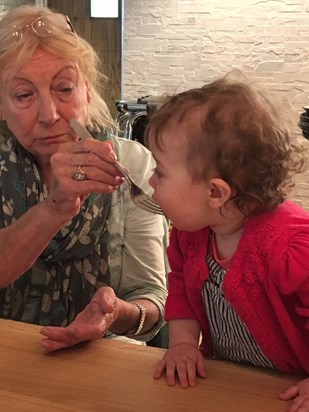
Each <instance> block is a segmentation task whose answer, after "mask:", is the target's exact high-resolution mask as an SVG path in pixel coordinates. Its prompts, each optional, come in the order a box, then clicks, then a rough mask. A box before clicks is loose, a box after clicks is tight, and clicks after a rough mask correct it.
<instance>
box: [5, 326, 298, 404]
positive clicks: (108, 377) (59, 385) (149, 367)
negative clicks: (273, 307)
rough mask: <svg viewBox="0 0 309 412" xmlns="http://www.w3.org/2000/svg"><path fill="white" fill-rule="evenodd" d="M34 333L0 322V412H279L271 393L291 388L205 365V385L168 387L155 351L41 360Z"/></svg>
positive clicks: (88, 351)
mask: <svg viewBox="0 0 309 412" xmlns="http://www.w3.org/2000/svg"><path fill="white" fill-rule="evenodd" d="M39 329H40V328H39V327H38V326H34V325H27V324H24V323H19V322H12V321H8V320H3V319H2V320H1V319H0V331H1V332H0V333H1V335H0V353H1V360H0V376H1V378H0V410H1V411H8V412H15V411H23V412H24V411H31V412H44V411H100V412H103V411H108V412H109V411H113V412H118V411H119V412H127V411H128V412H129V411H130V412H133V411H134V412H136V411H145V412H154V411H156V412H169V411H170V412H188V411H192V412H196V411H203V412H246V411H247V412H286V410H287V407H288V403H286V402H283V401H280V400H279V399H278V397H277V395H278V393H279V392H281V391H282V390H284V389H285V388H287V387H289V386H290V385H291V384H292V383H294V382H295V381H296V379H295V378H294V377H291V376H286V375H283V374H277V373H269V372H265V371H262V370H260V369H256V368H250V367H243V366H239V365H235V364H232V363H228V362H219V361H213V360H206V366H207V373H208V377H207V379H199V380H198V383H197V386H196V387H195V388H190V389H181V388H179V387H178V386H175V387H168V386H167V385H166V382H165V380H164V379H160V380H154V379H153V378H152V374H153V370H154V367H155V365H156V363H157V361H158V360H159V359H161V357H162V354H163V349H157V348H150V347H145V346H137V345H132V344H125V343H123V342H119V341H109V340H105V339H102V340H99V341H95V342H90V343H86V344H82V345H80V346H78V347H75V348H71V349H67V350H62V351H58V352H55V353H53V354H51V355H47V354H44V353H43V352H42V349H41V347H40V345H39V342H40V340H41V339H42V336H41V335H40V334H39V332H38V331H39Z"/></svg>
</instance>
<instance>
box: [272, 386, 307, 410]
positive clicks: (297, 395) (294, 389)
mask: <svg viewBox="0 0 309 412" xmlns="http://www.w3.org/2000/svg"><path fill="white" fill-rule="evenodd" d="M279 398H280V399H282V400H283V401H289V400H291V399H294V400H293V402H292V404H291V406H290V409H289V410H288V412H297V411H299V412H300V411H301V412H309V378H307V379H304V380H302V381H300V382H298V383H297V384H296V385H294V386H291V387H290V388H289V389H287V390H286V391H285V392H283V393H280V395H279Z"/></svg>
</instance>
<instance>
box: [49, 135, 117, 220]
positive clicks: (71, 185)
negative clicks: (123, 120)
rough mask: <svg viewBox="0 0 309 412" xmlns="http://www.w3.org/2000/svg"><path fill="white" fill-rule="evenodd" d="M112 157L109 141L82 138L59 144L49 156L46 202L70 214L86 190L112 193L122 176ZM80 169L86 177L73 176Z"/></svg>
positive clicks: (76, 210)
mask: <svg viewBox="0 0 309 412" xmlns="http://www.w3.org/2000/svg"><path fill="white" fill-rule="evenodd" d="M114 160H115V153H114V146H113V143H112V142H111V141H105V142H100V141H98V140H94V139H85V140H80V141H77V142H73V143H65V144H63V145H61V148H60V149H59V150H58V151H57V152H56V153H54V154H53V155H52V156H51V158H50V168H51V178H50V182H49V183H48V186H49V187H48V191H49V195H48V198H47V200H46V201H47V202H48V204H49V206H50V207H51V208H52V209H53V210H55V211H57V212H58V213H61V214H66V215H68V217H69V218H72V217H73V216H75V215H76V214H77V213H78V212H79V209H80V206H81V203H82V202H83V201H84V199H85V198H86V197H87V196H88V195H89V193H112V192H113V191H114V190H116V189H117V187H118V186H119V185H120V184H122V183H123V180H124V179H123V177H122V176H121V174H120V173H119V171H118V170H117V169H116V168H115V167H114V166H113V162H114ZM80 171H82V173H84V174H85V179H84V180H74V179H73V176H74V174H75V173H77V172H80Z"/></svg>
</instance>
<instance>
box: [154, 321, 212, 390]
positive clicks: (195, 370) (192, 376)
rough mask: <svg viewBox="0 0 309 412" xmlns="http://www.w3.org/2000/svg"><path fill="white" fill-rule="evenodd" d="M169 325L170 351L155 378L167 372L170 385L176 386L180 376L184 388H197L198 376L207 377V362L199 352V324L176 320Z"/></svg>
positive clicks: (161, 362) (167, 352) (159, 366)
mask: <svg viewBox="0 0 309 412" xmlns="http://www.w3.org/2000/svg"><path fill="white" fill-rule="evenodd" d="M168 325H169V349H168V350H167V351H166V352H165V354H164V356H163V359H162V360H161V361H159V363H158V365H157V367H156V369H155V372H154V378H155V379H158V378H160V377H161V376H162V373H163V372H164V371H166V381H167V384H168V385H175V382H176V379H175V378H176V376H178V378H179V383H180V386H181V387H182V388H187V387H188V386H195V384H196V375H198V376H200V377H201V378H205V377H206V371H205V361H204V358H203V355H202V354H201V352H200V351H199V338H200V327H199V324H198V322H197V321H196V320H193V319H175V320H170V321H169V323H168Z"/></svg>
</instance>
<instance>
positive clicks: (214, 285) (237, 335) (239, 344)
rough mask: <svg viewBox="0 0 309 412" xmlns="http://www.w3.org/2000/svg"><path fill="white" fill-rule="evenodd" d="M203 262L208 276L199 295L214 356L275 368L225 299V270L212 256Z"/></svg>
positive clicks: (214, 252)
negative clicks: (205, 314) (207, 270)
mask: <svg viewBox="0 0 309 412" xmlns="http://www.w3.org/2000/svg"><path fill="white" fill-rule="evenodd" d="M211 244H212V245H211V246H212V250H213V253H212V254H213V255H214V256H215V257H216V251H215V242H214V241H211ZM217 260H218V259H217ZM206 262H207V265H208V268H209V273H210V276H209V278H208V279H207V281H206V282H205V284H204V287H203V289H202V295H203V300H204V305H205V310H206V313H207V317H208V321H209V328H210V333H211V339H212V345H213V353H214V357H215V358H218V359H224V360H230V361H233V362H239V363H245V364H249V365H254V366H259V367H264V368H272V369H275V367H274V365H273V364H272V363H271V362H270V360H269V359H268V358H267V357H266V356H265V355H264V354H263V352H262V351H261V349H260V348H259V346H258V345H257V343H256V342H255V340H254V338H253V337H252V336H251V334H250V332H249V330H248V329H247V327H246V325H245V324H244V323H243V321H242V320H241V319H240V317H239V316H238V314H237V313H236V311H235V310H234V308H233V307H232V306H231V305H230V303H229V302H228V301H227V300H226V299H225V297H224V293H223V291H222V283H223V280H224V277H225V275H226V273H227V270H228V269H227V268H223V267H222V266H221V265H220V264H219V263H217V261H216V260H215V259H214V258H213V257H212V256H211V255H208V256H207V258H206ZM224 266H225V265H224Z"/></svg>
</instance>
